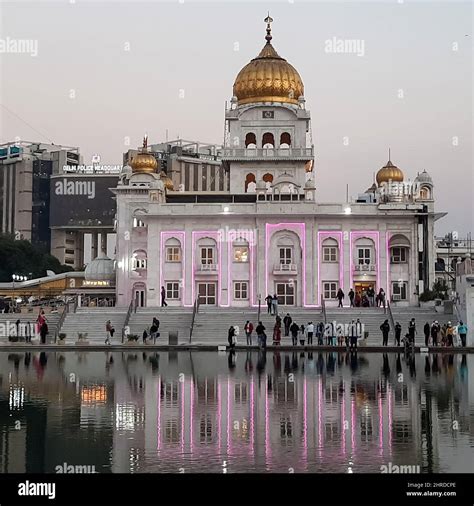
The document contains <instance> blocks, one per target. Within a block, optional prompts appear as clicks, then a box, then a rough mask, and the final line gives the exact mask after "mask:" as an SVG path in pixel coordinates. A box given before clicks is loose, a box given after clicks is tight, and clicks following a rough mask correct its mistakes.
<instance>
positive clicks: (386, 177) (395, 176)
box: [375, 160, 404, 186]
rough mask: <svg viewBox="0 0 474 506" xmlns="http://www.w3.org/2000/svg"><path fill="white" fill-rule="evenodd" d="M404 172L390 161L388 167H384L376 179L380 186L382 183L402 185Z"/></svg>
mask: <svg viewBox="0 0 474 506" xmlns="http://www.w3.org/2000/svg"><path fill="white" fill-rule="evenodd" d="M403 178H404V176H403V172H402V171H401V169H399V168H398V167H397V166H396V165H393V163H392V162H391V161H390V160H389V161H388V162H387V165H384V166H383V167H382V168H381V169H380V170H379V171H378V172H377V176H376V177H375V179H376V180H377V184H378V185H379V186H380V185H381V184H382V183H388V182H389V181H392V182H394V183H395V182H397V183H400V182H402V181H403Z"/></svg>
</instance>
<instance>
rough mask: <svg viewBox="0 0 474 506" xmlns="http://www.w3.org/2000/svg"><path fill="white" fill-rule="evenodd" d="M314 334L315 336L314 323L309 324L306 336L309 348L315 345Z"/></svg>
mask: <svg viewBox="0 0 474 506" xmlns="http://www.w3.org/2000/svg"><path fill="white" fill-rule="evenodd" d="M313 334H314V325H313V322H309V323H308V326H307V327H306V335H307V336H308V346H309V345H313Z"/></svg>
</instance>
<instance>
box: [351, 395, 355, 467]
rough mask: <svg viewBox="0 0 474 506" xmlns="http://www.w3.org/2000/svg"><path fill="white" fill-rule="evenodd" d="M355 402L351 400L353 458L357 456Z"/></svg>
mask: <svg viewBox="0 0 474 506" xmlns="http://www.w3.org/2000/svg"><path fill="white" fill-rule="evenodd" d="M355 446H356V442H355V401H354V398H352V399H351V449H352V456H353V457H354V455H355Z"/></svg>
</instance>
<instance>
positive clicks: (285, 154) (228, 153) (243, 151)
mask: <svg viewBox="0 0 474 506" xmlns="http://www.w3.org/2000/svg"><path fill="white" fill-rule="evenodd" d="M222 157H223V158H289V157H308V158H312V157H313V148H259V149H257V148H224V150H223V153H222Z"/></svg>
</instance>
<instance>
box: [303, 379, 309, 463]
mask: <svg viewBox="0 0 474 506" xmlns="http://www.w3.org/2000/svg"><path fill="white" fill-rule="evenodd" d="M306 394H307V384H306V376H305V377H304V379H303V459H304V464H305V469H306V471H307V470H308V402H307V395H306Z"/></svg>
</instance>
